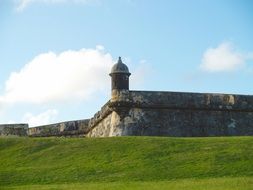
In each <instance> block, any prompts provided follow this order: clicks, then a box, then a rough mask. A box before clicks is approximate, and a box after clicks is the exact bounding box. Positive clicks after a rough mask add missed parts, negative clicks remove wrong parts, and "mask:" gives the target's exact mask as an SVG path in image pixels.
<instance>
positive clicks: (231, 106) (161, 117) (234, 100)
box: [87, 90, 253, 137]
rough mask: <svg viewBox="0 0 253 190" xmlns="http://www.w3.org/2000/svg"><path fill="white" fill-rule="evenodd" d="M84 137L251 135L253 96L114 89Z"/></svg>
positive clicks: (252, 132)
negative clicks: (105, 110) (101, 114)
mask: <svg viewBox="0 0 253 190" xmlns="http://www.w3.org/2000/svg"><path fill="white" fill-rule="evenodd" d="M108 108H109V109H110V110H111V111H112V112H110V114H109V115H108V116H107V117H106V118H105V119H104V120H101V121H100V122H97V124H96V125H95V126H93V127H92V128H91V130H90V131H89V133H88V134H87V136H89V137H101V136H124V135H137V136H140V135H147V136H179V137H180V136H230V135H253V96H248V95H233V94H210V93H182V92H154V91H128V90H116V91H114V92H113V93H112V99H111V101H110V102H109V103H108Z"/></svg>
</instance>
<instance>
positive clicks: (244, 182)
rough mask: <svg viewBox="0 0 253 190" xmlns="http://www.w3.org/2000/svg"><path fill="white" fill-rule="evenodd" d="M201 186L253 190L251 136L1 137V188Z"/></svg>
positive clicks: (178, 187)
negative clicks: (251, 189) (252, 189)
mask: <svg viewBox="0 0 253 190" xmlns="http://www.w3.org/2000/svg"><path fill="white" fill-rule="evenodd" d="M83 184H85V185H83ZM105 184H106V185H105ZM201 184H202V186H203V188H201V189H206V188H207V189H212V188H213V189H219V188H222V189H226V188H227V189H231V188H232V187H233V189H236V188H235V187H237V186H238V187H239V189H250V187H251V188H252V187H253V137H219V138H216V137H215V138H214V137H213V138H167V137H118V138H91V139H89V138H87V139H81V138H0V189H1V188H2V189H4V188H9V189H82V188H83V189H113V188H114V189H149V188H148V187H152V189H156V188H157V189H166V188H170V189H182V185H185V187H187V189H199V187H201ZM208 184H209V185H208ZM84 187H85V188H84ZM204 187H206V188H204Z"/></svg>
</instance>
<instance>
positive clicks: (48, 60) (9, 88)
mask: <svg viewBox="0 0 253 190" xmlns="http://www.w3.org/2000/svg"><path fill="white" fill-rule="evenodd" d="M113 63H114V61H113V59H112V56H111V55H110V54H109V53H105V52H104V50H103V47H102V46H98V47H97V48H96V49H81V50H79V51H74V50H69V51H64V52H62V53H60V54H56V53H54V52H48V53H43V54H40V55H38V56H36V57H35V58H34V59H33V60H32V61H30V62H29V63H27V64H26V65H25V66H24V67H23V68H22V69H21V70H20V71H18V72H13V73H11V75H10V77H9V79H8V80H7V81H6V83H5V92H4V94H2V95H1V96H0V102H1V103H0V105H6V104H7V105H8V104H15V103H20V102H21V103H35V104H43V103H50V102H53V103H56V102H64V101H72V100H87V99H88V98H90V97H91V96H92V95H94V93H96V92H99V91H105V90H107V89H109V88H110V85H109V84H110V82H109V80H110V78H109V76H108V73H109V71H110V69H111V67H112V65H113Z"/></svg>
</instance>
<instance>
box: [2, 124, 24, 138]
mask: <svg viewBox="0 0 253 190" xmlns="http://www.w3.org/2000/svg"><path fill="white" fill-rule="evenodd" d="M27 130H28V124H23V123H21V124H4V125H0V136H10V135H15V136H27Z"/></svg>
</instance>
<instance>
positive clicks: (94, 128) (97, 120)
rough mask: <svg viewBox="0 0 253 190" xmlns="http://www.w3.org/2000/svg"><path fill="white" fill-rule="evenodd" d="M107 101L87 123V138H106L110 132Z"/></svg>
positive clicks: (110, 118)
mask: <svg viewBox="0 0 253 190" xmlns="http://www.w3.org/2000/svg"><path fill="white" fill-rule="evenodd" d="M109 106H110V101H108V102H107V103H106V104H105V105H104V106H103V107H102V108H101V110H100V111H98V112H97V113H96V114H95V115H94V116H93V117H92V118H91V119H90V121H89V126H90V131H89V132H88V133H87V134H86V136H87V137H108V136H112V135H111V130H112V123H111V121H112V118H113V117H112V116H113V115H112V110H111V108H110V107H109Z"/></svg>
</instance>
